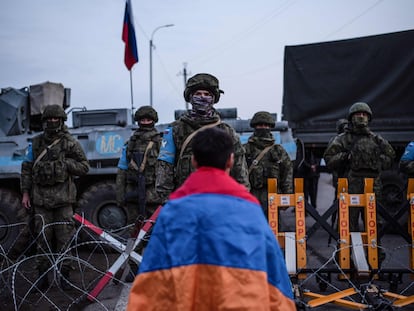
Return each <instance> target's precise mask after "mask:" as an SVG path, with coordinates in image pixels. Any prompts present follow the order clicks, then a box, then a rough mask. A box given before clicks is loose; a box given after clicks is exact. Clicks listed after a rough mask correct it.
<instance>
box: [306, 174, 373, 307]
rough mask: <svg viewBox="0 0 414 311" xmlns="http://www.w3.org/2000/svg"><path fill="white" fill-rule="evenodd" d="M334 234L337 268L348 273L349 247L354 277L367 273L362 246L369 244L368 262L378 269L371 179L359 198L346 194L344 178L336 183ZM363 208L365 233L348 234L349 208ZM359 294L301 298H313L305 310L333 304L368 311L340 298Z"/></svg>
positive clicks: (350, 291)
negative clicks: (336, 230)
mask: <svg viewBox="0 0 414 311" xmlns="http://www.w3.org/2000/svg"><path fill="white" fill-rule="evenodd" d="M338 198H339V200H338V201H339V209H338V230H339V241H340V243H341V246H340V249H339V266H340V267H341V269H343V270H345V271H349V270H350V269H351V245H352V258H353V262H354V265H355V268H356V270H357V272H358V275H367V274H369V273H370V268H369V266H368V263H367V260H366V256H365V250H364V245H366V243H367V241H370V243H371V245H370V246H368V250H367V253H368V262H369V264H370V265H371V268H372V269H378V250H377V242H376V234H377V230H376V227H377V224H376V210H375V206H376V205H375V194H374V193H373V179H365V187H364V193H363V194H348V181H347V179H346V178H339V179H338ZM361 206H362V207H363V208H364V215H365V232H350V230H349V208H354V207H361ZM339 277H340V278H341V277H342V278H343V279H345V278H347V277H349V276H346V275H342V274H340V275H339ZM355 294H359V292H358V291H357V289H355V288H348V289H345V290H342V291H338V292H335V293H333V294H329V295H321V294H316V293H312V292H304V293H303V295H304V296H305V297H309V298H313V299H312V300H310V301H308V302H307V304H308V306H309V307H311V308H314V307H318V306H321V305H325V304H327V303H334V304H336V305H340V306H343V307H347V308H351V309H357V310H363V309H367V308H369V305H367V304H363V303H359V302H354V301H349V300H345V299H342V298H345V297H350V296H353V295H355Z"/></svg>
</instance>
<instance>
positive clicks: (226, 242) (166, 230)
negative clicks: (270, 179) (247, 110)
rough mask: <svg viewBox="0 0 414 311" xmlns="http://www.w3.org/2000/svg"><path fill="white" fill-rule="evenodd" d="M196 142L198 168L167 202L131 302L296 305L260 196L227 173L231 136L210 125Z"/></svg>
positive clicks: (140, 305)
mask: <svg viewBox="0 0 414 311" xmlns="http://www.w3.org/2000/svg"><path fill="white" fill-rule="evenodd" d="M191 146H192V150H193V161H192V163H193V165H194V167H195V168H196V171H195V172H193V173H192V174H191V175H190V176H189V177H188V179H187V180H186V181H185V182H184V184H183V185H182V186H181V187H180V188H178V189H177V190H176V191H175V192H173V193H172V194H171V195H170V198H169V201H168V202H167V203H166V204H165V205H164V206H163V207H162V210H161V212H160V215H159V216H158V219H157V221H156V224H155V227H154V231H153V233H152V235H151V239H150V240H149V244H148V247H147V248H146V250H145V253H144V257H143V261H142V263H141V265H140V267H139V274H138V275H137V277H136V278H135V281H134V283H133V285H132V288H131V292H130V295H129V301H128V307H127V310H130V311H132V310H146V311H148V310H180V311H186V310H188V311H189V310H198V311H210V310H254V311H257V310H273V311H290V310H296V307H295V303H294V300H293V294H292V286H291V282H290V280H289V275H288V272H287V269H286V265H285V262H284V258H283V255H282V252H281V249H280V247H279V244H278V242H277V240H276V238H275V236H274V234H273V232H272V231H271V229H270V227H269V225H268V224H267V221H266V218H265V216H264V215H263V212H262V209H261V207H260V204H259V202H258V200H257V199H256V198H255V197H254V196H253V195H252V194H250V193H249V191H248V190H247V188H246V187H244V186H243V185H241V184H239V183H238V182H237V181H236V180H235V179H233V178H232V177H231V176H230V175H229V173H230V169H231V167H232V165H233V163H234V145H233V139H232V137H231V136H230V135H229V134H228V133H227V132H225V131H224V130H222V129H219V128H217V127H212V128H207V129H204V130H201V131H200V132H198V133H197V134H196V135H195V136H194V137H193V141H192V145H191Z"/></svg>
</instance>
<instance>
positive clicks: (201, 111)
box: [191, 95, 213, 116]
mask: <svg viewBox="0 0 414 311" xmlns="http://www.w3.org/2000/svg"><path fill="white" fill-rule="evenodd" d="M191 105H192V106H193V109H192V110H193V112H194V113H196V114H197V115H200V116H210V115H211V114H212V112H213V96H195V95H193V96H192V97H191Z"/></svg>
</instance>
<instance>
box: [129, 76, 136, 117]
mask: <svg viewBox="0 0 414 311" xmlns="http://www.w3.org/2000/svg"><path fill="white" fill-rule="evenodd" d="M129 83H130V88H131V113H132V122H134V109H135V108H134V91H133V88H132V68H131V70H130V71H129Z"/></svg>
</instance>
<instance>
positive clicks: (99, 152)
mask: <svg viewBox="0 0 414 311" xmlns="http://www.w3.org/2000/svg"><path fill="white" fill-rule="evenodd" d="M70 91H71V90H70V89H68V88H64V86H63V85H62V84H59V83H52V82H45V83H41V84H38V85H31V86H29V87H24V88H20V89H16V88H11V87H9V88H2V89H1V92H0V110H1V114H0V164H1V165H0V245H1V246H2V247H3V249H4V251H6V252H7V250H8V249H9V248H10V247H11V246H12V245H13V243H14V242H15V240H16V237H17V236H18V234H19V230H20V228H21V225H22V222H23V221H24V219H25V217H27V215H26V213H27V212H26V211H25V210H24V208H23V207H22V205H21V194H20V169H21V163H22V160H23V158H24V155H25V152H26V148H27V147H28V145H29V143H30V141H31V139H32V138H33V137H34V136H36V135H38V134H39V133H40V132H41V131H42V124H41V121H40V120H41V114H42V112H43V110H44V108H45V107H46V106H47V105H50V104H56V103H61V104H62V106H63V107H64V108H65V109H68V108H69V107H70ZM70 111H72V113H71V117H72V123H73V124H72V126H70V128H69V131H70V132H71V134H72V135H73V136H74V137H76V138H77V139H78V140H79V142H80V143H81V145H82V147H83V149H84V151H85V154H86V156H87V158H88V160H89V164H90V171H89V173H88V174H87V175H86V176H82V177H79V178H77V180H76V183H77V190H78V198H79V200H78V204H77V212H79V213H83V214H84V217H85V218H87V219H89V220H90V221H92V222H93V223H94V224H96V225H98V226H100V227H102V228H104V229H106V230H109V231H111V230H119V229H120V228H123V227H124V226H125V225H126V219H127V218H126V211H125V210H123V209H121V208H119V207H118V206H117V204H116V200H115V178H116V172H117V164H118V159H119V157H120V155H121V150H122V146H123V144H124V143H125V142H126V140H128V138H129V137H130V135H131V133H132V131H133V130H134V125H133V124H132V117H131V111H130V109H102V110H90V111H89V110H86V108H72V109H71V110H70ZM70 111H69V112H70ZM16 224H20V225H16ZM121 230H122V229H121Z"/></svg>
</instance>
